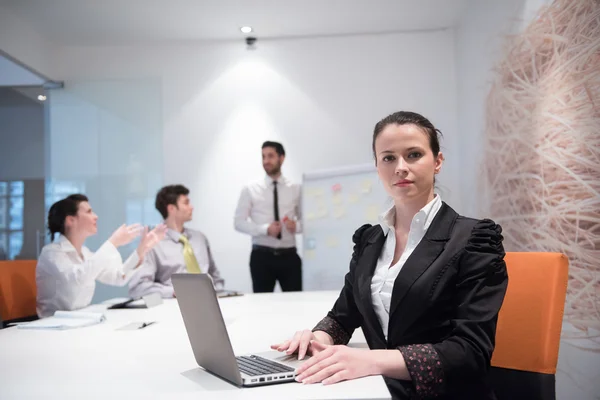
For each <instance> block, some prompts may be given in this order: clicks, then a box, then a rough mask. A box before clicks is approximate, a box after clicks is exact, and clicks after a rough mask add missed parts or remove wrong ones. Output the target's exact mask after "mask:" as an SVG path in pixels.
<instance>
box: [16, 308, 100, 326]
mask: <svg viewBox="0 0 600 400" xmlns="http://www.w3.org/2000/svg"><path fill="white" fill-rule="evenodd" d="M105 319H106V317H105V316H104V314H103V313H94V312H85V311H56V312H55V313H54V315H53V316H52V317H48V318H42V319H38V320H36V321H32V322H30V323H28V324H22V325H19V326H18V328H19V329H55V330H62V329H72V328H82V327H84V326H90V325H96V324H99V323H100V322H102V321H104V320H105Z"/></svg>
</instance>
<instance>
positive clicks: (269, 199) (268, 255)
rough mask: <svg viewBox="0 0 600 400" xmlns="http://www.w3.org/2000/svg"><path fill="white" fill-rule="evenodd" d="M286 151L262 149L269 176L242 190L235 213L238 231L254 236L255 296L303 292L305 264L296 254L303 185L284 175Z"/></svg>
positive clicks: (272, 145) (270, 147)
mask: <svg viewBox="0 0 600 400" xmlns="http://www.w3.org/2000/svg"><path fill="white" fill-rule="evenodd" d="M284 160H285V150H284V148H283V146H282V145H281V143H278V142H271V141H267V142H264V143H263V145H262V163H263V168H264V170H265V172H266V173H267V176H266V177H265V178H264V179H262V180H260V181H258V182H254V183H250V184H248V185H246V186H245V187H244V189H242V193H241V195H240V199H239V201H238V205H237V209H236V210H235V218H234V223H235V229H236V230H237V231H239V232H242V233H246V234H248V235H251V236H252V253H251V255H250V273H251V275H252V288H253V290H254V292H255V293H263V292H272V291H273V290H274V289H275V283H276V282H279V285H280V286H281V290H282V291H284V292H290V291H301V290H302V260H300V257H299V256H298V252H297V251H296V233H300V232H301V222H300V220H301V206H300V199H301V195H300V185H298V184H294V183H292V182H290V181H289V180H288V179H286V178H285V177H284V176H283V175H281V165H282V164H283V161H284Z"/></svg>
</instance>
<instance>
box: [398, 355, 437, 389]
mask: <svg viewBox="0 0 600 400" xmlns="http://www.w3.org/2000/svg"><path fill="white" fill-rule="evenodd" d="M398 350H400V353H401V354H402V357H404V362H405V363H406V367H407V369H408V373H409V374H410V378H411V380H412V383H413V386H414V388H415V390H416V391H417V396H418V397H419V398H421V399H426V398H434V397H437V396H439V395H440V394H442V392H443V388H444V384H445V379H444V371H443V369H442V362H441V360H440V356H439V355H438V353H437V351H436V350H435V349H434V347H433V345H431V344H413V345H408V346H400V347H398Z"/></svg>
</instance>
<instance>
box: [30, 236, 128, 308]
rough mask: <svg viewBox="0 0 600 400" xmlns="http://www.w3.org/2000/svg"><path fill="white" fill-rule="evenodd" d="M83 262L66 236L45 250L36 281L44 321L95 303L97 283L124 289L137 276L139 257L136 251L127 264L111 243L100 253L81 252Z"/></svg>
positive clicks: (36, 273) (105, 245)
mask: <svg viewBox="0 0 600 400" xmlns="http://www.w3.org/2000/svg"><path fill="white" fill-rule="evenodd" d="M81 252H82V253H83V259H82V258H81V257H80V256H79V254H78V253H77V250H76V249H75V247H74V246H73V245H72V244H71V242H70V241H69V240H68V239H67V238H66V237H64V236H62V235H61V236H60V237H59V239H58V241H57V242H55V243H50V244H48V245H46V246H44V248H43V249H42V253H41V254H40V257H39V259H38V263H37V267H36V271H35V275H36V276H35V278H36V283H37V314H38V316H39V317H40V318H43V317H49V316H51V315H54V312H55V311H57V310H68V311H70V310H76V309H79V308H83V307H87V306H88V305H90V303H91V302H92V297H93V296H94V290H95V289H96V280H98V281H100V282H102V283H106V284H108V285H115V286H124V285H125V284H126V283H127V281H129V279H130V278H131V277H132V276H133V274H134V273H135V268H136V266H137V265H138V262H139V257H138V254H137V252H136V251H134V252H133V253H132V254H131V256H130V257H129V258H128V259H127V261H125V263H123V259H122V258H121V254H119V251H118V250H117V248H116V247H115V246H114V245H113V244H112V243H111V242H109V241H106V242H105V243H104V244H103V245H102V246H101V247H100V248H99V249H98V251H97V252H95V253H94V252H92V251H90V249H88V248H87V247H85V246H83V247H82V249H81Z"/></svg>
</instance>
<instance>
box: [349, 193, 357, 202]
mask: <svg viewBox="0 0 600 400" xmlns="http://www.w3.org/2000/svg"><path fill="white" fill-rule="evenodd" d="M348 203H350V204H356V203H358V195H357V194H355V193H352V194H351V195H350V196H348Z"/></svg>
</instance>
